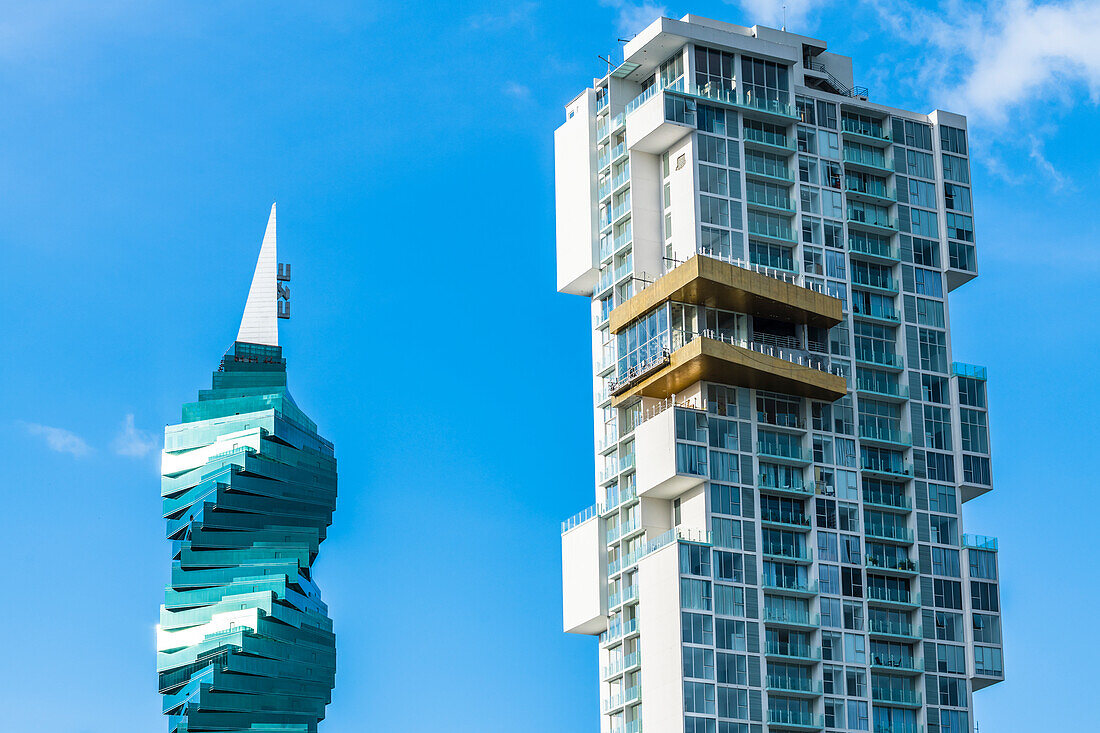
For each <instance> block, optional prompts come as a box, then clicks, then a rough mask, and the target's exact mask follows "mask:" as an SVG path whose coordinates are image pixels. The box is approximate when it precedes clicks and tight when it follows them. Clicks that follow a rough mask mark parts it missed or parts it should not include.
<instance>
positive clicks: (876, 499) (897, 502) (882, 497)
mask: <svg viewBox="0 0 1100 733" xmlns="http://www.w3.org/2000/svg"><path fill="white" fill-rule="evenodd" d="M863 503H865V504H875V505H877V506H888V507H893V508H895V509H912V508H913V503H912V502H911V501H909V497H908V496H906V495H905V494H897V493H894V492H892V491H881V490H879V489H864V490H863Z"/></svg>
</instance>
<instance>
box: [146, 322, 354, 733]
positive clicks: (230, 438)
mask: <svg viewBox="0 0 1100 733" xmlns="http://www.w3.org/2000/svg"><path fill="white" fill-rule="evenodd" d="M162 472H163V478H162V487H161V495H162V497H163V502H164V518H165V520H166V521H167V525H168V528H167V536H168V539H169V540H171V542H172V552H173V557H172V579H171V584H170V585H169V586H168V587H167V588H166V590H165V598H164V606H162V608H161V618H160V625H159V627H158V630H157V634H158V644H157V649H158V653H157V671H158V673H159V678H160V680H159V681H160V692H161V693H162V694H163V695H164V705H163V710H164V713H165V714H166V715H168V716H169V725H168V729H169V732H170V733H187V732H189V731H223V732H225V731H251V732H253V733H254V732H256V731H264V732H265V733H274V732H275V731H278V732H279V733H307V732H309V733H312V732H313V731H316V730H317V725H318V722H319V721H321V720H322V719H323V718H324V717H325V706H326V705H327V704H328V702H329V701H330V699H331V694H332V689H333V685H334V682H335V675H336V637H335V635H334V634H333V632H332V621H331V620H330V619H329V617H328V609H327V607H326V606H325V604H324V603H323V602H322V601H321V595H320V592H319V591H318V589H317V586H316V585H315V584H314V581H313V574H312V570H311V566H312V564H313V561H314V559H315V558H316V557H317V551H318V546H319V545H320V543H321V541H322V540H324V539H325V536H326V531H327V528H328V526H329V524H330V523H331V521H332V512H333V510H334V509H335V508H336V459H335V457H334V455H333V446H332V443H330V442H328V441H327V440H325V439H324V438H322V437H321V436H320V435H318V434H317V426H316V425H315V424H314V423H313V421H312V420H310V419H309V418H308V417H306V415H305V413H303V412H302V411H301V410H300V409H299V408H298V406H297V405H296V404H295V403H294V400H293V399H292V398H291V396H290V393H289V391H288V390H287V385H286V361H285V360H284V359H283V357H282V350H281V348H279V347H277V346H263V345H257V344H247V343H241V342H237V343H235V344H234V345H233V348H232V350H231V351H230V352H229V353H227V354H226V355H225V357H224V358H223V359H222V363H221V366H220V367H219V369H218V371H217V372H215V373H214V379H213V388H212V389H209V390H202V391H200V392H199V396H198V401H196V402H190V403H187V404H185V405H184V406H183V417H182V422H181V424H179V425H173V426H169V427H168V428H167V429H166V431H165V453H164V459H163V469H162Z"/></svg>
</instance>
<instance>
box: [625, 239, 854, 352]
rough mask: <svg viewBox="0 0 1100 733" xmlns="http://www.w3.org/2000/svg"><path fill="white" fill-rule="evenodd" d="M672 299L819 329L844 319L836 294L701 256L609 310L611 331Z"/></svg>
mask: <svg viewBox="0 0 1100 733" xmlns="http://www.w3.org/2000/svg"><path fill="white" fill-rule="evenodd" d="M670 300H673V301H677V302H680V303H693V304H696V305H706V306H708V307H711V308H720V309H723V310H731V311H737V312H739V313H746V314H749V315H753V316H762V317H764V318H770V319H772V320H778V321H785V322H788V323H798V324H805V325H809V326H816V327H819V328H829V327H831V326H835V325H836V324H838V323H840V321H841V320H842V319H843V318H844V313H843V310H842V307H841V303H840V301H839V300H838V299H837V298H833V297H832V296H829V295H825V294H823V293H819V292H817V291H815V290H811V289H809V288H806V287H800V286H798V285H796V284H794V283H791V282H785V281H784V280H781V279H778V278H776V277H769V276H768V275H767V274H762V273H761V272H758V271H755V270H754V269H749V268H748V267H745V266H738V265H735V264H732V263H730V262H724V261H722V260H720V259H715V258H713V257H708V256H706V255H702V254H699V255H695V256H694V257H691V258H690V259H688V260H687V261H686V262H684V263H682V264H680V265H678V266H676V267H675V268H673V269H672V270H671V271H670V272H668V273H667V274H665V275H662V276H661V277H659V278H657V280H656V281H655V282H653V283H652V284H651V285H649V286H648V287H646V288H645V289H644V290H642V291H641V292H639V293H638V294H637V295H635V296H634V297H633V298H630V299H629V300H627V301H626V302H625V303H623V304H622V305H620V306H618V307H617V308H615V309H614V310H612V311H611V332H612V333H619V332H620V331H622V330H623V329H625V328H626V327H627V326H629V325H630V324H631V323H632V322H633V321H635V320H637V319H638V318H640V317H641V316H643V315H645V314H646V313H648V312H649V311H651V310H653V309H654V308H656V307H657V306H659V305H661V304H662V303H665V302H667V301H670Z"/></svg>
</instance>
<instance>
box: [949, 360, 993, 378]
mask: <svg viewBox="0 0 1100 733" xmlns="http://www.w3.org/2000/svg"><path fill="white" fill-rule="evenodd" d="M951 375H952V376H955V377H968V378H970V379H980V380H982V381H983V382H984V381H985V380H986V369H985V367H984V366H978V365H977V364H964V363H963V362H961V361H953V362H951Z"/></svg>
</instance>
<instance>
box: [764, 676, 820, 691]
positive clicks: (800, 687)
mask: <svg viewBox="0 0 1100 733" xmlns="http://www.w3.org/2000/svg"><path fill="white" fill-rule="evenodd" d="M768 689H769V690H776V691H778V692H807V693H811V694H816V695H820V694H821V681H820V680H812V679H810V678H808V677H788V676H783V675H771V674H770V675H768Z"/></svg>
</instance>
